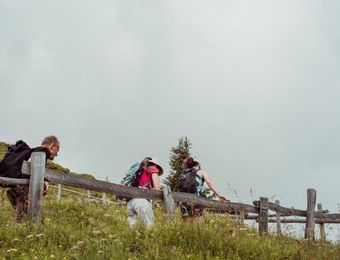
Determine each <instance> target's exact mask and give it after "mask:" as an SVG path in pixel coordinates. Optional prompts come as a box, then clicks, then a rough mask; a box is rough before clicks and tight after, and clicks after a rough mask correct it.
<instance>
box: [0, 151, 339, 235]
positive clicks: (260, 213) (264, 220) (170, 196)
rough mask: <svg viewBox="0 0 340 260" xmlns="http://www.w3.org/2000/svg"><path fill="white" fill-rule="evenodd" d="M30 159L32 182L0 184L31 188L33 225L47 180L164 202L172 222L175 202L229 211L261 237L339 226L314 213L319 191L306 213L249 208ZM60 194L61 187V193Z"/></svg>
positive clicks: (334, 217) (273, 206) (310, 193)
mask: <svg viewBox="0 0 340 260" xmlns="http://www.w3.org/2000/svg"><path fill="white" fill-rule="evenodd" d="M31 158H32V162H31V164H29V163H27V162H24V164H23V166H22V173H23V174H26V175H30V179H12V178H2V177H0V185H29V186H30V187H29V205H28V216H27V217H28V221H29V222H30V223H38V224H40V223H41V210H40V208H41V199H42V192H43V184H44V179H45V180H48V181H50V182H54V183H57V184H58V186H59V184H60V185H61V184H63V185H67V186H72V187H77V188H82V189H85V190H92V191H97V192H103V193H105V194H106V193H107V194H114V195H116V196H119V197H126V198H145V199H152V200H162V201H163V202H164V210H165V214H166V216H168V218H170V219H173V217H174V215H175V206H176V204H175V202H186V203H190V204H192V205H199V206H201V207H204V208H210V209H214V210H215V211H218V212H227V213H229V214H231V215H233V216H235V215H237V216H238V217H239V218H241V221H243V220H244V219H249V220H256V221H258V225H259V233H260V234H261V235H264V234H268V223H270V222H276V223H277V231H278V234H280V233H281V223H306V228H305V238H306V239H307V240H308V241H314V240H315V237H314V233H315V223H318V224H320V225H322V227H323V224H324V223H340V214H338V213H335V214H328V210H322V206H321V205H318V211H316V210H315V205H316V191H315V190H314V189H308V190H307V207H306V210H300V209H294V208H286V207H282V206H281V205H280V204H279V202H278V201H276V202H275V203H273V202H270V201H268V198H266V197H261V198H260V200H258V201H254V202H253V205H247V204H243V203H234V202H220V201H216V200H209V199H205V198H202V197H198V196H196V195H194V194H190V193H181V192H171V190H170V188H169V187H168V186H165V187H164V188H163V190H162V191H153V190H147V189H139V188H135V187H126V186H122V185H118V184H114V183H108V182H105V181H100V180H95V179H88V178H85V177H81V176H75V175H71V174H66V173H62V172H60V171H57V170H51V169H47V168H45V161H46V158H45V154H44V153H41V152H35V153H32V157H31ZM59 187H61V186H59ZM60 191H61V188H60V190H59V192H60ZM59 192H58V193H59ZM83 195H84V194H83ZM59 196H60V195H59ZM269 211H273V212H275V214H269ZM286 216H298V217H305V219H292V220H287V219H282V217H286ZM320 227H321V226H320ZM320 230H323V231H322V232H323V233H322V234H321V238H322V239H325V234H324V228H320Z"/></svg>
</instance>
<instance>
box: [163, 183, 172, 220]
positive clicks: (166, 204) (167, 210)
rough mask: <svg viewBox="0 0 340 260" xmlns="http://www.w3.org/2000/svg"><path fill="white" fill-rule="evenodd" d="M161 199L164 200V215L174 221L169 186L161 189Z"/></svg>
mask: <svg viewBox="0 0 340 260" xmlns="http://www.w3.org/2000/svg"><path fill="white" fill-rule="evenodd" d="M163 198H164V210H165V215H166V216H167V217H168V218H169V219H174V217H175V201H174V199H173V198H172V195H171V189H170V187H169V186H164V187H163Z"/></svg>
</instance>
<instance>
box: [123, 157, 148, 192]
mask: <svg viewBox="0 0 340 260" xmlns="http://www.w3.org/2000/svg"><path fill="white" fill-rule="evenodd" d="M143 161H144V160H143ZM143 165H144V163H143V162H141V163H139V162H136V163H134V164H133V165H131V166H130V168H129V169H128V170H127V171H126V172H125V176H124V178H123V180H122V181H121V182H120V184H122V185H124V186H129V187H138V182H139V178H140V175H141V173H142V171H143Z"/></svg>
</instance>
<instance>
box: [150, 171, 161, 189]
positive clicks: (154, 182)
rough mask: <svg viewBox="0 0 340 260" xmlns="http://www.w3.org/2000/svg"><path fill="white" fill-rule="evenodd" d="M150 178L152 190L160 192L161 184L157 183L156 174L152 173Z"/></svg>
mask: <svg viewBox="0 0 340 260" xmlns="http://www.w3.org/2000/svg"><path fill="white" fill-rule="evenodd" d="M151 178H152V183H153V188H154V189H155V190H161V182H160V181H159V176H158V173H156V172H155V173H153V174H152V175H151Z"/></svg>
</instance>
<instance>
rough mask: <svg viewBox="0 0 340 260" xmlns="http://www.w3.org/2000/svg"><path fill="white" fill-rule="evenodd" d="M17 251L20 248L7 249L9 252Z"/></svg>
mask: <svg viewBox="0 0 340 260" xmlns="http://www.w3.org/2000/svg"><path fill="white" fill-rule="evenodd" d="M16 251H18V249H16V248H11V249H8V250H7V253H12V252H16Z"/></svg>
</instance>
